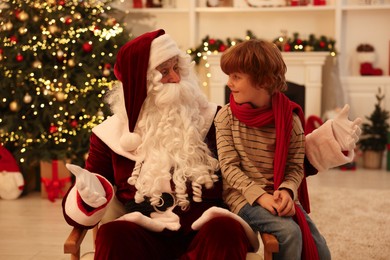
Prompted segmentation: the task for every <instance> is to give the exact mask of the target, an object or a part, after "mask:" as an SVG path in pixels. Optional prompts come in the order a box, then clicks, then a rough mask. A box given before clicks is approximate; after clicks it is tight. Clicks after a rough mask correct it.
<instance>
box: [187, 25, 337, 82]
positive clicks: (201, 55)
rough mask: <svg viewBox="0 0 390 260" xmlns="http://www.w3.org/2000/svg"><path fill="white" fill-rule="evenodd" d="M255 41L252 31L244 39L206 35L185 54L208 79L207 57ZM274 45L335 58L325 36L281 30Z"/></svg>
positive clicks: (291, 50) (333, 49)
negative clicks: (327, 54)
mask: <svg viewBox="0 0 390 260" xmlns="http://www.w3.org/2000/svg"><path fill="white" fill-rule="evenodd" d="M250 39H257V37H256V36H255V35H254V34H253V32H252V31H250V30H247V32H246V35H245V37H244V38H234V39H231V38H227V39H226V40H222V39H216V38H210V37H209V36H208V35H207V36H206V37H204V38H203V39H202V42H201V43H200V44H199V45H198V46H197V47H195V48H192V49H187V53H188V54H189V55H191V56H192V59H193V60H194V61H195V62H196V63H197V64H200V63H201V61H202V64H203V66H204V67H205V68H206V77H207V78H208V79H210V78H211V77H212V75H211V73H210V72H208V69H209V67H210V64H209V63H208V57H209V56H210V55H216V54H218V53H222V52H224V51H225V50H227V49H228V48H230V47H232V46H234V45H236V44H237V43H240V42H243V41H246V40H250ZM272 42H273V43H275V45H276V46H277V47H278V48H279V49H280V51H282V52H315V51H325V52H329V55H330V56H336V55H337V52H336V49H335V41H334V40H333V39H330V38H328V37H325V36H320V37H316V36H314V35H313V34H311V35H309V37H308V39H303V38H301V37H300V35H299V34H298V33H293V35H292V37H288V36H287V31H286V30H282V31H281V35H280V36H278V37H276V38H275V39H274V40H273V41H272ZM202 85H203V87H204V88H207V86H208V81H203V83H202Z"/></svg>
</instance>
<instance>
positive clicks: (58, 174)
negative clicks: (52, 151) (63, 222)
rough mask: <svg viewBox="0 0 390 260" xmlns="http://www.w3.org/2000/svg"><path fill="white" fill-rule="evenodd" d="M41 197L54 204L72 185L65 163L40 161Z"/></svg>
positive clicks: (60, 161)
mask: <svg viewBox="0 0 390 260" xmlns="http://www.w3.org/2000/svg"><path fill="white" fill-rule="evenodd" d="M40 166H41V196H42V198H48V199H49V200H50V201H52V202H54V201H55V200H56V199H58V198H62V197H63V196H64V195H65V193H66V192H67V191H68V189H69V188H70V186H71V185H72V180H71V173H70V172H69V170H68V169H67V168H66V167H65V161H62V160H52V161H41V162H40Z"/></svg>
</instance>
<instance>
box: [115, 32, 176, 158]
mask: <svg viewBox="0 0 390 260" xmlns="http://www.w3.org/2000/svg"><path fill="white" fill-rule="evenodd" d="M178 54H180V49H179V48H178V47H177V45H176V43H175V42H174V41H173V40H172V38H171V37H170V36H169V35H167V34H165V31H164V30H161V29H160V30H157V31H153V32H149V33H145V34H143V35H141V36H139V37H137V38H135V39H133V40H131V41H129V42H128V43H126V44H125V45H124V46H123V47H121V49H120V50H119V52H118V54H117V59H116V63H115V67H114V73H115V76H116V77H117V78H118V80H120V81H121V82H122V85H123V93H124V98H125V106H126V113H127V118H128V131H125V132H124V133H123V134H122V136H121V137H120V145H121V146H122V148H123V149H124V150H125V151H134V150H135V149H137V147H138V146H139V145H140V144H141V137H140V136H139V135H138V134H136V133H134V129H135V126H136V124H137V121H138V117H139V114H140V111H141V107H142V105H143V103H144V100H145V98H146V96H147V72H148V69H154V68H156V67H157V66H158V65H160V64H161V63H163V62H165V61H166V60H168V59H170V58H172V57H174V56H176V55H178Z"/></svg>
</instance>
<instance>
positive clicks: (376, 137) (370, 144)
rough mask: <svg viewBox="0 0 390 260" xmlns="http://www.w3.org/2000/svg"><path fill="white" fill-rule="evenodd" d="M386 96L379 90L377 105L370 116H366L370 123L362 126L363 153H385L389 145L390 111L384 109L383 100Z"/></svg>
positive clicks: (361, 145) (361, 146)
mask: <svg viewBox="0 0 390 260" xmlns="http://www.w3.org/2000/svg"><path fill="white" fill-rule="evenodd" d="M384 98H385V95H384V94H382V93H381V89H380V88H379V89H378V93H377V94H376V100H377V103H376V104H375V109H374V111H373V112H372V113H371V115H370V116H366V118H367V120H369V122H367V123H364V124H363V125H362V137H361V140H360V141H359V145H360V149H361V150H362V151H367V150H372V151H384V150H385V149H386V144H387V132H388V131H389V124H388V122H387V120H388V119H389V111H387V110H385V109H383V108H382V106H381V105H382V104H381V103H382V100H383V99H384Z"/></svg>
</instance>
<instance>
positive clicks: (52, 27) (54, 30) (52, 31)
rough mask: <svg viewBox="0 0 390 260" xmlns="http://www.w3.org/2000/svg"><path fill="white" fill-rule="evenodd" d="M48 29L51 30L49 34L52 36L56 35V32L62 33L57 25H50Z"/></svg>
mask: <svg viewBox="0 0 390 260" xmlns="http://www.w3.org/2000/svg"><path fill="white" fill-rule="evenodd" d="M48 29H49V32H50V33H51V34H55V33H56V32H59V31H60V29H59V28H58V27H57V26H56V25H50V26H49V27H48Z"/></svg>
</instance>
